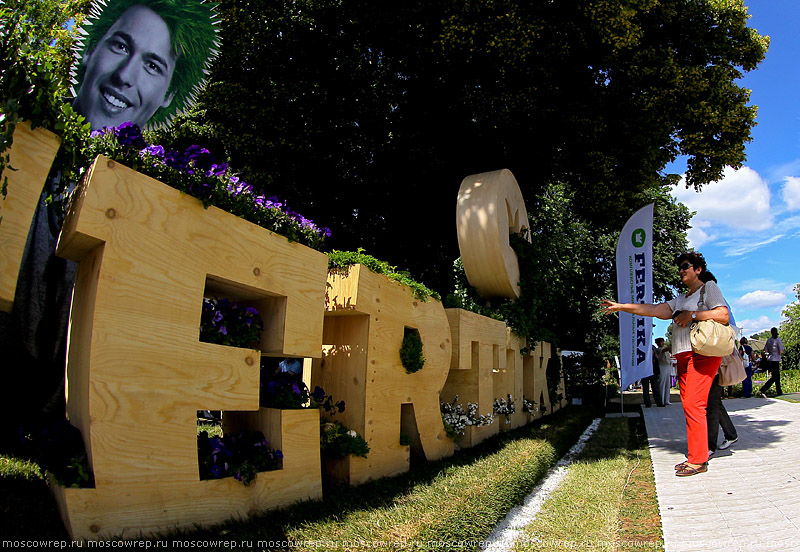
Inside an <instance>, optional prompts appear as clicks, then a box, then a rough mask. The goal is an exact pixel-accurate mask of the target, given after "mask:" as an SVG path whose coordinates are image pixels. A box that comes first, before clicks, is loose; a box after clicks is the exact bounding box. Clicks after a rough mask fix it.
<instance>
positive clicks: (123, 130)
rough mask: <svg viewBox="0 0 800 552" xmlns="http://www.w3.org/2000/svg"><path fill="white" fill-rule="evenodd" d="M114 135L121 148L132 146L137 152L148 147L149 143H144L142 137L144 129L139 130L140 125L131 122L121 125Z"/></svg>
mask: <svg viewBox="0 0 800 552" xmlns="http://www.w3.org/2000/svg"><path fill="white" fill-rule="evenodd" d="M114 134H115V135H116V137H117V141H118V142H119V143H120V145H121V146H131V147H133V148H135V149H137V150H141V149H144V148H146V147H147V142H145V141H144V137H143V136H142V129H140V128H139V125H135V124H133V123H131V122H130V121H128V122H126V123H122V124H121V125H119V126H118V127H117V128H116V130H115V131H114Z"/></svg>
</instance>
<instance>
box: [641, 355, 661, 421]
mask: <svg viewBox="0 0 800 552" xmlns="http://www.w3.org/2000/svg"><path fill="white" fill-rule="evenodd" d="M652 358H653V375H652V376H647V377H646V378H642V398H643V399H644V406H645V407H646V408H650V406H651V404H650V389H651V388H652V389H653V400H655V402H656V406H664V400H663V396H662V394H661V384H660V383H659V382H660V381H661V373H660V371H659V367H658V359H657V358H656V347H655V346H653V354H652Z"/></svg>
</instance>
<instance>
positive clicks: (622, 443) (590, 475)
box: [514, 418, 664, 552]
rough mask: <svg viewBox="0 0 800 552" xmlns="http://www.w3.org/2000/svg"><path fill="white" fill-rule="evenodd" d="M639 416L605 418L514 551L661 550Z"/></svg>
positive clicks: (654, 502)
mask: <svg viewBox="0 0 800 552" xmlns="http://www.w3.org/2000/svg"><path fill="white" fill-rule="evenodd" d="M663 549H664V547H663V540H662V533H661V518H660V516H659V512H658V502H657V500H656V492H655V480H654V478H653V466H652V462H651V460H650V452H649V450H648V448H647V437H646V434H645V427H644V420H643V419H642V418H605V419H603V420H602V421H601V423H600V427H599V428H598V430H597V432H596V433H595V434H594V435H593V436H592V438H591V439H590V440H589V442H588V443H587V445H586V448H585V449H584V451H583V453H582V454H581V457H580V460H579V461H578V462H576V463H575V464H573V465H572V466H571V467H570V469H569V472H568V474H567V476H566V478H565V479H564V481H562V482H561V484H560V485H559V486H558V488H556V490H555V491H554V492H553V494H552V495H551V496H550V498H549V499H548V500H547V502H545V504H544V506H543V507H542V510H541V511H540V512H539V514H538V516H537V517H536V519H535V520H534V521H533V523H531V524H530V525H529V526H528V527H527V528H526V531H525V535H524V536H523V538H522V539H520V541H518V543H517V545H516V546H515V548H514V550H515V552H529V551H560V550H603V551H605V550H608V551H617V550H653V551H659V550H663Z"/></svg>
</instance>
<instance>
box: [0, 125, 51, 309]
mask: <svg viewBox="0 0 800 552" xmlns="http://www.w3.org/2000/svg"><path fill="white" fill-rule="evenodd" d="M58 144H59V139H58V137H57V136H56V135H55V134H53V133H52V132H48V131H46V130H44V129H42V128H37V129H36V130H33V131H32V130H31V125H30V123H20V124H18V125H17V128H16V129H15V130H14V143H13V144H12V146H11V149H10V150H9V152H8V155H9V163H8V166H7V167H6V169H5V171H4V172H3V174H2V175H0V178H2V179H5V178H8V194H7V195H6V197H5V198H3V197H2V196H0V218H2V221H1V222H0V310H2V311H6V312H11V306H12V305H13V303H14V291H15V290H16V288H17V276H18V274H19V267H20V263H21V262H22V252H23V250H24V249H25V241H26V240H27V238H28V231H29V230H30V228H31V221H32V220H33V214H34V212H35V211H36V206H37V205H38V203H39V196H40V195H41V193H42V187H43V186H44V181H45V179H46V178H47V173H48V172H50V165H52V164H53V158H54V157H55V156H56V152H57V151H58ZM0 186H2V181H0Z"/></svg>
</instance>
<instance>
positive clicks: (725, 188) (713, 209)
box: [673, 167, 773, 245]
mask: <svg viewBox="0 0 800 552" xmlns="http://www.w3.org/2000/svg"><path fill="white" fill-rule="evenodd" d="M673 195H674V196H675V197H676V199H678V201H680V202H682V203H684V204H685V205H686V206H687V207H688V208H689V210H690V211H696V212H697V214H696V215H695V217H694V218H693V219H692V226H693V227H695V228H706V229H707V228H709V225H711V224H723V225H725V226H728V227H730V228H733V229H743V230H749V231H754V230H766V229H768V228H770V227H771V226H772V224H773V217H772V213H771V212H770V209H769V201H770V192H769V186H768V185H767V182H766V181H765V180H764V179H763V178H761V176H759V174H758V173H757V172H756V171H754V170H753V169H751V168H749V167H742V168H741V169H739V170H738V171H737V170H734V169H733V168H731V167H727V168H726V169H725V171H724V173H723V176H722V180H720V181H718V182H712V183H711V184H706V185H705V186H703V191H702V193H697V192H695V191H694V189H688V190H687V189H686V182H685V179H682V180H681V182H680V183H679V184H678V186H677V187H676V188H675V189H674V190H673ZM703 235H705V236H708V235H709V232H708V231H707V230H703V231H702V234H700V233H698V237H702V236H703ZM693 245H697V244H695V243H694V242H693Z"/></svg>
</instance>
